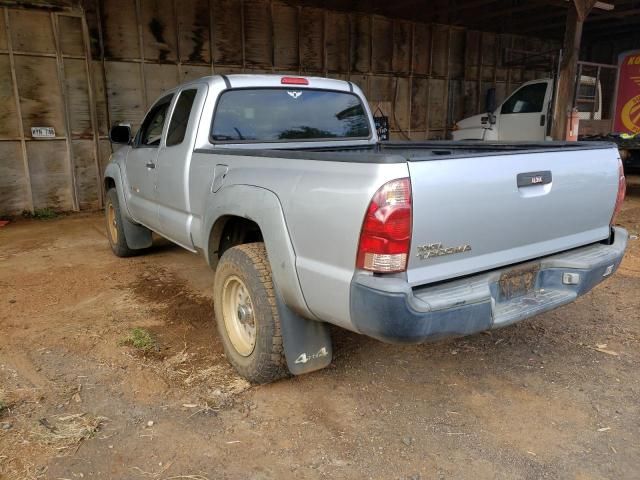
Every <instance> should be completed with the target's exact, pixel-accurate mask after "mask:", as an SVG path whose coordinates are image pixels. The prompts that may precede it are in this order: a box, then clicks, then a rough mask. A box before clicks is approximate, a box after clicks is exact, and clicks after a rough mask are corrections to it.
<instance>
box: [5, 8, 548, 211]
mask: <svg viewBox="0 0 640 480" xmlns="http://www.w3.org/2000/svg"><path fill="white" fill-rule="evenodd" d="M60 2H61V3H65V2H64V0H60ZM5 3H6V2H5ZM13 3H15V2H13ZM49 3H50V2H49ZM66 3H68V4H69V7H68V8H70V9H71V10H72V11H73V12H76V13H77V12H79V14H80V15H81V16H82V19H84V21H85V22H86V23H85V24H84V25H85V26H86V28H85V32H84V33H85V36H84V37H83V31H82V28H81V27H82V26H80V28H79V27H78V24H77V23H76V20H77V19H75V18H72V17H70V18H69V19H68V18H67V17H66V16H65V15H63V14H61V13H59V12H58V13H52V12H49V11H46V10H37V9H27V10H18V9H13V8H5V9H4V10H5V11H6V12H7V13H8V16H9V17H10V21H11V26H12V28H8V26H7V25H4V24H3V23H2V22H4V17H0V99H1V100H2V104H1V105H0V155H1V157H0V162H1V163H0V213H15V212H18V211H20V210H22V209H29V208H40V207H44V206H48V207H53V208H56V209H63V210H64V209H73V208H75V209H78V208H79V209H83V208H95V207H97V206H99V204H100V199H101V195H102V192H101V191H100V179H99V176H100V173H99V172H101V171H102V170H103V168H104V164H105V163H106V161H107V160H108V157H109V154H110V145H109V141H108V137H107V135H108V128H109V126H110V125H113V124H114V123H117V122H130V123H131V124H132V125H133V127H134V128H136V127H137V126H139V124H140V122H141V120H142V118H143V116H144V113H145V111H146V109H147V108H148V107H149V106H150V104H151V103H152V102H153V101H154V100H155V99H156V98H157V97H158V95H160V94H161V93H162V92H163V91H165V90H167V89H169V88H171V87H173V86H175V85H176V84H178V83H180V82H182V81H185V80H188V79H192V78H197V77H201V76H205V75H211V74H217V73H241V72H255V73H293V74H301V75H319V76H329V77H334V78H340V79H348V80H351V81H353V82H355V83H356V84H358V85H359V86H360V87H361V88H362V89H363V90H364V92H365V94H366V95H367V97H368V99H369V101H370V104H371V107H372V109H373V110H378V109H380V110H381V111H382V112H384V113H385V114H386V115H388V116H389V117H390V121H391V136H392V138H411V139H427V138H428V139H436V138H446V137H447V135H448V134H449V132H450V129H451V127H452V125H453V123H454V122H455V121H456V120H459V119H461V118H464V117H466V116H468V115H472V114H475V113H478V112H480V111H481V110H482V107H483V104H484V94H485V92H486V90H487V89H488V88H489V87H490V86H495V87H496V89H497V96H498V100H500V99H502V98H504V97H505V96H506V95H507V94H508V93H510V92H511V91H512V90H513V89H514V88H515V87H516V86H517V85H519V84H520V83H522V82H524V81H526V80H529V79H533V78H537V77H540V76H545V75H546V73H545V71H535V70H527V69H524V68H516V67H510V68H507V67H506V66H505V65H504V63H503V58H504V52H505V50H506V49H509V48H515V49H519V50H528V51H536V52H541V51H546V50H550V49H553V48H554V47H557V46H556V45H552V44H549V43H545V42H542V41H540V40H538V39H535V38H525V37H519V36H513V35H498V34H494V33H486V32H484V33H483V32H478V31H472V30H467V29H464V28H461V27H452V26H447V25H439V24H422V23H415V22H409V21H404V20H397V19H391V18H386V17H381V16H377V15H365V14H360V13H342V12H335V11H330V10H324V9H318V8H311V7H300V6H295V5H292V4H290V3H288V2H285V1H276V0H273V1H271V0H180V1H178V0H82V1H81V7H82V8H81V9H77V8H74V6H75V2H74V1H73V0H68V2H66ZM0 4H2V0H0ZM63 10H64V9H63ZM63 13H64V12H63ZM39 15H40V16H42V18H45V17H46V16H49V17H51V16H52V15H53V16H54V17H55V21H53V23H52V25H53V26H54V27H56V26H57V27H56V28H54V29H52V28H53V27H50V28H48V29H47V28H34V25H33V24H32V22H34V21H35V20H33V19H35V18H37V16H39ZM23 17H24V18H23ZM49 17H47V18H49ZM54 17H51V18H54ZM25 18H26V19H25ZM23 21H24V22H27V23H26V24H24V25H23V24H21V23H20V22H23ZM30 22H31V23H30ZM41 22H44V20H42V21H41ZM14 23H15V24H16V25H17V27H15V28H13V25H14ZM36 23H37V22H36ZM9 31H10V32H11V35H12V39H13V43H14V44H16V45H20V48H28V49H32V50H34V51H35V50H37V51H38V53H39V54H42V53H46V55H49V56H48V57H42V56H40V57H37V58H36V57H33V58H31V57H29V56H27V55H24V58H22V57H20V56H19V55H14V57H15V58H14V61H13V67H12V62H11V61H10V58H9V57H10V56H11V55H9V49H8V46H7V41H6V39H5V37H6V35H7V32H9ZM3 35H4V36H3ZM52 37H55V38H53V41H52ZM56 38H57V39H58V40H56ZM22 42H26V43H25V45H24V46H22ZM52 42H53V43H52ZM85 44H86V46H87V48H86V49H85ZM51 45H54V47H52V46H51ZM15 48H16V47H15V46H14V49H15ZM87 65H88V67H87ZM14 73H15V76H16V78H15V81H14V80H13V79H12V75H13V74H14ZM52 79H53V80H52ZM16 88H17V90H18V91H19V92H18V96H19V98H20V102H19V104H20V107H21V109H22V110H23V112H22V116H21V117H22V120H21V122H19V121H17V120H16V118H17V116H16V111H15V110H16V108H17V105H18V103H16V102H15V95H14V94H15V90H16ZM34 122H48V123H50V124H52V125H55V126H56V132H60V134H61V138H59V139H56V140H57V143H55V141H53V140H51V141H44V140H38V141H36V140H31V139H30V138H28V134H29V130H30V127H31V126H34ZM38 126H40V125H38ZM45 142H49V143H47V146H48V148H45V147H43V145H45Z"/></svg>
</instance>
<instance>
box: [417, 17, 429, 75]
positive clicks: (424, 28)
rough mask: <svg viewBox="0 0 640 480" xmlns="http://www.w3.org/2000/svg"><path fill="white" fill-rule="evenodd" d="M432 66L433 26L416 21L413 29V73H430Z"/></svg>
mask: <svg viewBox="0 0 640 480" xmlns="http://www.w3.org/2000/svg"><path fill="white" fill-rule="evenodd" d="M430 68H431V26H430V25H426V24H424V23H416V24H415V27H414V30H413V73H415V74H418V75H428V74H429V70H430Z"/></svg>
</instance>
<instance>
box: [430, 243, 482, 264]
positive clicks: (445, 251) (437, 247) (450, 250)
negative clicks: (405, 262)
mask: <svg viewBox="0 0 640 480" xmlns="http://www.w3.org/2000/svg"><path fill="white" fill-rule="evenodd" d="M470 251H471V245H469V244H465V245H460V246H458V247H444V246H442V243H427V244H426V245H418V258H419V259H420V260H427V259H428V258H431V257H442V256H444V255H453V254H454V253H464V252H470Z"/></svg>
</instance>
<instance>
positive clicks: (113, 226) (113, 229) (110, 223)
mask: <svg viewBox="0 0 640 480" xmlns="http://www.w3.org/2000/svg"><path fill="white" fill-rule="evenodd" d="M107 229H108V230H109V237H110V238H111V241H112V242H113V243H118V223H117V222H116V209H115V208H114V207H113V203H111V202H109V205H107Z"/></svg>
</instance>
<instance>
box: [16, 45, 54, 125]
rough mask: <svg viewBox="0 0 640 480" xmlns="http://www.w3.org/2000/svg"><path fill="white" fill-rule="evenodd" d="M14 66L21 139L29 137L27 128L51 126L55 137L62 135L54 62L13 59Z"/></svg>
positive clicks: (40, 59) (44, 59) (49, 60)
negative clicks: (21, 126) (22, 131)
mask: <svg viewBox="0 0 640 480" xmlns="http://www.w3.org/2000/svg"><path fill="white" fill-rule="evenodd" d="M15 65H16V67H15V68H16V80H17V84H18V91H19V92H20V106H21V110H22V123H23V128H24V132H25V136H26V137H27V138H29V137H30V136H31V127H53V128H54V129H55V131H56V135H57V136H64V135H66V129H65V121H64V105H63V101H62V94H61V92H60V88H59V86H58V67H57V64H56V59H55V58H42V57H40V58H39V57H26V56H16V57H15Z"/></svg>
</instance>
